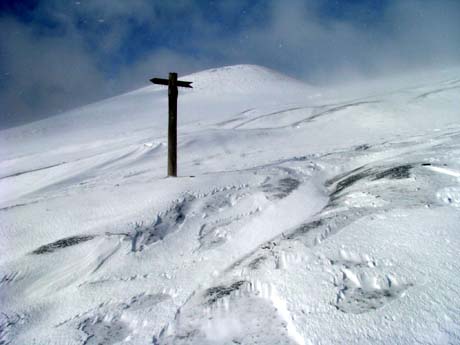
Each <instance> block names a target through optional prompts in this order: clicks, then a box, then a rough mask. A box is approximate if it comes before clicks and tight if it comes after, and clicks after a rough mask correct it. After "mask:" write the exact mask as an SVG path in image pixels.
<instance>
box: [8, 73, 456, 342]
mask: <svg viewBox="0 0 460 345" xmlns="http://www.w3.org/2000/svg"><path fill="white" fill-rule="evenodd" d="M181 79H183V80H190V81H193V82H194V84H193V86H194V89H191V90H180V91H179V93H180V95H179V156H178V158H179V165H178V172H179V175H180V177H179V178H176V179H174V178H165V174H166V152H167V147H166V142H167V138H166V128H167V127H166V126H167V92H166V90H165V88H162V87H158V86H148V87H145V88H142V89H139V90H135V91H133V92H130V93H127V94H124V95H121V96H118V97H114V98H111V99H107V100H104V101H102V102H98V103H95V104H90V105H88V106H85V107H82V108H79V109H75V110H73V111H70V112H68V113H66V114H64V115H61V116H58V117H53V118H48V119H45V120H41V121H38V122H34V123H30V124H27V125H24V126H21V127H16V128H11V129H8V130H3V131H1V132H0V227H1V233H0V235H1V238H2V241H0V253H1V254H0V311H1V313H0V344H125V343H126V344H414V343H420V344H457V343H460V292H459V291H460V278H459V273H460V260H459V259H460V254H459V250H458V248H459V246H460V232H459V224H460V212H459V210H460V209H459V207H460V69H459V68H449V69H445V70H436V71H430V72H426V73H424V74H408V75H405V76H399V77H395V76H393V77H388V78H387V79H384V80H379V81H373V82H366V83H361V84H351V85H347V86H342V87H337V88H334V89H319V88H316V87H313V86H310V85H307V84H304V83H302V82H300V81H297V80H294V79H292V78H289V77H286V76H283V75H281V74H279V73H276V72H274V71H271V70H268V69H266V68H262V67H258V66H251V65H238V66H229V67H223V68H219V69H213V70H207V71H203V72H200V73H196V74H193V75H190V76H183V77H181Z"/></svg>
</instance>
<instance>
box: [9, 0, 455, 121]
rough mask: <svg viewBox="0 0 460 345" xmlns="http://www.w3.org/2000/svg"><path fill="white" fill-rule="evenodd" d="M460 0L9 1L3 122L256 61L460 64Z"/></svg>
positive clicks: (341, 66)
mask: <svg viewBox="0 0 460 345" xmlns="http://www.w3.org/2000/svg"><path fill="white" fill-rule="evenodd" d="M459 18H460V0H221V1H218V0H215V1H209V0H207V1H204V0H203V1H201V0H195V1H192V0H188V1H187V0H174V1H169V0H129V1H128V0H72V1H70V0H69V1H67V0H24V1H21V0H1V1H0V106H1V107H0V128H6V127H11V126H16V125H19V124H22V123H26V122H30V121H35V120H39V119H41V118H44V117H47V116H52V115H55V114H59V113H62V112H63V111H65V110H68V109H72V108H74V107H78V106H81V105H84V104H87V103H90V102H94V101H97V100H101V99H104V98H107V97H111V96H114V95H117V94H120V93H123V92H126V91H130V90H133V89H136V88H139V87H143V86H147V85H149V82H148V80H149V79H150V78H151V77H161V76H167V74H168V72H171V71H175V72H178V73H179V75H184V74H188V73H192V72H196V71H200V70H203V69H206V68H213V67H219V66H224V65H233V64H243V63H244V64H258V65H262V66H265V67H269V68H272V69H275V70H277V71H279V72H282V73H286V74H288V75H290V76H293V77H296V78H299V79H302V80H305V81H307V82H309V83H311V84H321V85H326V86H327V85H328V84H329V85H332V84H334V83H336V82H343V81H346V80H347V79H351V78H376V77H379V76H382V75H387V74H390V73H392V74H394V73H400V72H402V71H405V70H407V69H425V68H437V67H439V66H441V67H442V66H447V65H459V64H460V19H459Z"/></svg>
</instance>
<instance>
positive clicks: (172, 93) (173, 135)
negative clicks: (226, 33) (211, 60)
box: [150, 73, 192, 177]
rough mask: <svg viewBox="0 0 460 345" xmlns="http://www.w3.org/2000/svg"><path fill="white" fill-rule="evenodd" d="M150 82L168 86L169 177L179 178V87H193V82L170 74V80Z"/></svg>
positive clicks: (160, 79)
mask: <svg viewBox="0 0 460 345" xmlns="http://www.w3.org/2000/svg"><path fill="white" fill-rule="evenodd" d="M150 81H151V82H152V83H154V84H158V85H168V106H169V123H168V176H173V177H177V96H178V94H179V91H178V90H177V87H178V86H180V87H188V88H191V87H192V85H191V84H192V82H191V81H182V80H177V73H169V79H162V78H153V79H150Z"/></svg>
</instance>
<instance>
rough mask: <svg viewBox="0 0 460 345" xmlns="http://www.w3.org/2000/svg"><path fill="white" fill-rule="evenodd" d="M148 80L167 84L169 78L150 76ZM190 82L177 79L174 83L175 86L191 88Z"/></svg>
mask: <svg viewBox="0 0 460 345" xmlns="http://www.w3.org/2000/svg"><path fill="white" fill-rule="evenodd" d="M150 81H151V82H152V83H153V84H158V85H166V86H167V85H169V80H168V79H163V78H152V79H150ZM191 84H192V82H191V81H183V80H178V81H177V82H176V85H175V86H179V87H189V88H192V85H191Z"/></svg>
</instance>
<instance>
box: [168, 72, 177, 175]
mask: <svg viewBox="0 0 460 345" xmlns="http://www.w3.org/2000/svg"><path fill="white" fill-rule="evenodd" d="M177 96H178V91H177V73H169V83H168V102H169V123H168V176H173V177H177Z"/></svg>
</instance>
